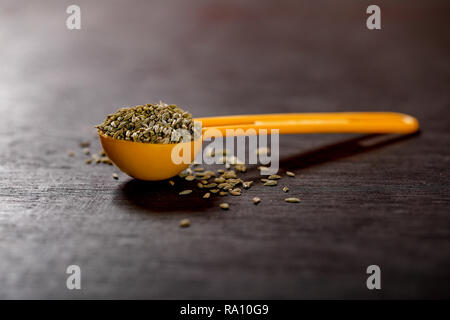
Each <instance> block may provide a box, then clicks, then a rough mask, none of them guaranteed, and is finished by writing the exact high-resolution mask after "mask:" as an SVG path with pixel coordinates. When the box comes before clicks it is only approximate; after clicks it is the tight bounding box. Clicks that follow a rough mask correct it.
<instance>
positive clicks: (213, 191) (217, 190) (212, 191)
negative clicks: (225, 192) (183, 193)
mask: <svg viewBox="0 0 450 320" xmlns="http://www.w3.org/2000/svg"><path fill="white" fill-rule="evenodd" d="M219 191H220V190H219V189H211V190H209V192H211V193H217V192H219Z"/></svg>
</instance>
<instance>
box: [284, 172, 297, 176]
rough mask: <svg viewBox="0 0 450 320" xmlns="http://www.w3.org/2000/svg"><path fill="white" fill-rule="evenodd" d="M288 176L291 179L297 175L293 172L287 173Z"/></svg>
mask: <svg viewBox="0 0 450 320" xmlns="http://www.w3.org/2000/svg"><path fill="white" fill-rule="evenodd" d="M286 175H287V176H289V177H295V173H293V172H291V171H286Z"/></svg>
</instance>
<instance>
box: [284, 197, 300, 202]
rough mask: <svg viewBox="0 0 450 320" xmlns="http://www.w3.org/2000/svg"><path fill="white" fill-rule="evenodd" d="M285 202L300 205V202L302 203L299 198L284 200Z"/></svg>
mask: <svg viewBox="0 0 450 320" xmlns="http://www.w3.org/2000/svg"><path fill="white" fill-rule="evenodd" d="M284 201H286V202H290V203H298V202H300V199H299V198H286V199H284Z"/></svg>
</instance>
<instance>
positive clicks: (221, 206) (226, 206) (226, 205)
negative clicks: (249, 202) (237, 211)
mask: <svg viewBox="0 0 450 320" xmlns="http://www.w3.org/2000/svg"><path fill="white" fill-rule="evenodd" d="M219 207H220V208H221V209H222V210H228V208H230V205H229V204H228V203H226V202H224V203H221V204H220V205H219Z"/></svg>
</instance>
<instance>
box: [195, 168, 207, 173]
mask: <svg viewBox="0 0 450 320" xmlns="http://www.w3.org/2000/svg"><path fill="white" fill-rule="evenodd" d="M194 171H195V172H200V171H205V168H202V167H198V168H195V169H194Z"/></svg>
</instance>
